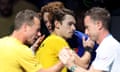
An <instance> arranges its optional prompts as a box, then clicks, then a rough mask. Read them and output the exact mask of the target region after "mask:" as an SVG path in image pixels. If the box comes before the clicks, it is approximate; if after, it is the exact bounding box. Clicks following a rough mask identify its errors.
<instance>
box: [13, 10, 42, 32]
mask: <svg viewBox="0 0 120 72" xmlns="http://www.w3.org/2000/svg"><path fill="white" fill-rule="evenodd" d="M34 17H37V18H38V19H39V18H40V17H39V15H38V14H37V12H35V11H33V10H29V9H26V10H22V11H20V12H18V13H17V15H16V17H15V24H14V29H15V30H17V29H19V28H20V27H21V26H22V24H23V23H26V24H28V25H30V26H31V25H33V24H34V22H33V19H34Z"/></svg>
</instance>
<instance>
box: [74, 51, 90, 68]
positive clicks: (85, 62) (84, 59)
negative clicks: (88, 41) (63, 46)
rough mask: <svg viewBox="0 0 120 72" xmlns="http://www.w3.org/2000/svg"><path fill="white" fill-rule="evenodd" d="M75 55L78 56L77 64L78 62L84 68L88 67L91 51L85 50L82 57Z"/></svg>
mask: <svg viewBox="0 0 120 72" xmlns="http://www.w3.org/2000/svg"><path fill="white" fill-rule="evenodd" d="M75 57H76V59H75V64H77V65H78V66H80V67H83V68H88V65H89V62H90V58H91V55H90V53H88V52H87V51H85V53H84V55H83V56H82V57H79V56H77V55H76V56H75Z"/></svg>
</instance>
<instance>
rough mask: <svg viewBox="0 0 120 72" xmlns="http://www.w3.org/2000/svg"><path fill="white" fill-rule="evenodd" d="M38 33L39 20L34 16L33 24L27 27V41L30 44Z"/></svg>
mask: <svg viewBox="0 0 120 72" xmlns="http://www.w3.org/2000/svg"><path fill="white" fill-rule="evenodd" d="M39 35H40V20H39V19H38V18H36V17H34V24H33V25H32V26H28V29H27V39H26V40H27V43H28V44H30V45H32V44H33V43H34V42H35V40H36V39H37V38H38V36H39Z"/></svg>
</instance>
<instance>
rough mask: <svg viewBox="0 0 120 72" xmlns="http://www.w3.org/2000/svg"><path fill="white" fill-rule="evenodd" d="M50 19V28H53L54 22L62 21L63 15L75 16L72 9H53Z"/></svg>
mask: <svg viewBox="0 0 120 72" xmlns="http://www.w3.org/2000/svg"><path fill="white" fill-rule="evenodd" d="M52 15H53V16H52V19H51V24H52V30H54V28H55V24H54V22H55V21H56V20H57V21H59V22H62V21H63V20H64V18H65V15H72V16H73V17H74V18H75V15H74V12H73V11H72V10H69V9H66V8H62V9H55V10H54V11H53V12H52Z"/></svg>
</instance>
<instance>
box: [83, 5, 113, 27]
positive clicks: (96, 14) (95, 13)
mask: <svg viewBox="0 0 120 72" xmlns="http://www.w3.org/2000/svg"><path fill="white" fill-rule="evenodd" d="M85 16H90V17H91V19H92V20H94V21H97V20H100V21H102V23H103V26H104V28H106V29H109V25H108V24H109V22H110V18H111V16H110V13H109V12H108V11H107V10H106V9H105V8H100V7H93V8H91V9H90V10H88V11H87V12H86V13H85Z"/></svg>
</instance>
